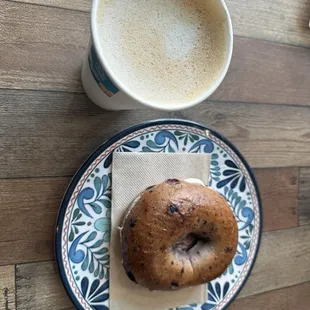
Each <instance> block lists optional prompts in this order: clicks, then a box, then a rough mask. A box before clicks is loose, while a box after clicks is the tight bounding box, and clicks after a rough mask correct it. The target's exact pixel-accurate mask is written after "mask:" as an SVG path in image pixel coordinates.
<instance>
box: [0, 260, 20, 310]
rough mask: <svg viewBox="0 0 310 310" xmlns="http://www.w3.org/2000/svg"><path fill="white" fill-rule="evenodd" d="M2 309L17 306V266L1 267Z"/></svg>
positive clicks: (0, 302) (5, 309) (0, 309)
mask: <svg viewBox="0 0 310 310" xmlns="http://www.w3.org/2000/svg"><path fill="white" fill-rule="evenodd" d="M0 292H1V293H0V310H13V309H16V306H15V267H14V266H2V267H0Z"/></svg>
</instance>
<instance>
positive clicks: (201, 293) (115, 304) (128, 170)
mask: <svg viewBox="0 0 310 310" xmlns="http://www.w3.org/2000/svg"><path fill="white" fill-rule="evenodd" d="M209 169H210V155H208V154H186V153H184V154H182V153H174V154H172V153H118V152H117V153H114V154H113V166H112V215H111V221H112V223H111V224H112V236H111V247H110V309H111V310H124V309H126V310H140V309H141V310H167V309H168V308H174V307H177V306H181V305H188V304H191V303H204V302H206V300H207V289H206V285H200V286H195V287H191V288H186V289H181V290H179V291H170V292H169V291H168V292H164V291H149V290H148V289H146V288H143V287H142V286H140V285H137V284H135V283H134V282H132V281H130V280H129V279H128V277H127V275H126V273H125V271H124V269H123V266H122V258H121V249H120V236H119V230H118V226H119V225H120V224H121V222H122V220H123V217H124V215H125V214H126V210H127V208H128V206H129V204H130V203H131V202H132V201H133V199H134V198H135V197H136V196H137V195H138V194H139V193H140V192H141V191H143V190H144V189H145V188H147V187H148V186H151V185H154V184H157V183H161V182H163V181H164V180H166V179H169V178H177V179H187V178H197V179H200V180H202V181H203V182H204V183H205V184H208V182H209Z"/></svg>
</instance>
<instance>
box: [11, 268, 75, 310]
mask: <svg viewBox="0 0 310 310" xmlns="http://www.w3.org/2000/svg"><path fill="white" fill-rule="evenodd" d="M16 299H17V309H18V310H33V309H36V310H45V309H53V310H74V309H75V307H73V304H72V302H71V301H70V300H69V298H68V296H67V294H66V292H65V289H64V288H63V286H62V284H61V280H60V278H59V275H58V273H57V270H56V265H55V263H54V262H44V263H33V264H24V265H17V266H16Z"/></svg>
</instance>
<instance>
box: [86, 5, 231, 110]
mask: <svg viewBox="0 0 310 310" xmlns="http://www.w3.org/2000/svg"><path fill="white" fill-rule="evenodd" d="M100 1H101V0H93V3H92V8H91V36H92V40H93V42H94V47H95V51H96V55H97V57H98V61H99V63H100V65H101V66H102V68H104V70H105V71H106V73H107V75H108V77H109V78H110V79H111V81H112V82H113V84H115V86H116V87H117V88H118V89H119V90H120V91H122V92H124V93H125V94H126V95H127V96H129V97H130V98H132V99H133V100H135V101H136V102H137V103H138V104H141V105H144V106H146V107H150V108H153V109H157V110H164V111H178V110H183V109H188V108H191V107H193V106H195V105H197V104H199V103H201V102H202V101H204V100H206V99H207V98H208V97H210V96H211V95H212V94H213V93H214V92H215V90H216V89H217V88H218V87H219V86H220V85H221V83H222V82H223V80H224V78H225V76H226V74H227V71H228V68H229V66H230V63H231V58H232V53H233V40H234V39H233V27H232V21H231V17H230V14H229V11H228V8H227V5H226V3H225V1H224V0H217V1H219V2H220V3H221V4H222V8H223V9H224V12H225V16H226V20H227V26H228V41H229V42H228V53H227V56H226V59H225V64H224V66H223V68H222V70H221V74H220V75H219V76H218V77H217V79H216V80H215V81H214V82H213V83H212V84H211V86H210V87H208V88H206V91H205V92H204V93H203V94H202V95H200V96H197V97H196V98H195V99H193V100H190V101H188V102H186V103H182V104H181V103H180V104H167V103H165V104H156V103H152V102H146V101H143V100H142V98H140V97H139V96H136V95H135V94H134V93H133V92H132V91H130V90H129V89H128V88H127V87H126V85H124V84H123V83H121V82H120V81H119V80H118V79H117V77H116V76H115V74H113V72H112V70H111V69H110V67H109V66H108V64H107V60H106V59H105V57H104V52H103V50H102V48H101V46H100V43H99V36H98V32H97V27H96V25H97V8H98V5H99V2H100Z"/></svg>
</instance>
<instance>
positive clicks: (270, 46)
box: [211, 29, 310, 106]
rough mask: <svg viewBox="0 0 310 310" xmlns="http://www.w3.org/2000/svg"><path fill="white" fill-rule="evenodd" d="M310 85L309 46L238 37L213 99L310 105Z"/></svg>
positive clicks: (309, 30)
mask: <svg viewBox="0 0 310 310" xmlns="http://www.w3.org/2000/svg"><path fill="white" fill-rule="evenodd" d="M308 32H309V34H310V29H308ZM309 85H310V52H309V49H307V48H300V47H294V46H287V45H282V44H276V43H271V42H266V41H261V40H254V39H248V38H240V37H235V44H234V53H233V57H232V62H231V65H230V69H229V71H228V73H227V76H226V78H225V80H224V81H223V83H222V84H221V86H220V87H219V89H218V90H217V91H216V92H215V93H214V94H213V95H212V97H211V99H216V100H221V101H242V102H264V103H272V104H294V105H308V106H309V105H310V87H309Z"/></svg>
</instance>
